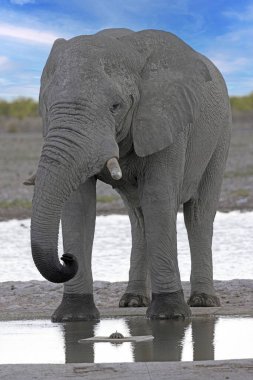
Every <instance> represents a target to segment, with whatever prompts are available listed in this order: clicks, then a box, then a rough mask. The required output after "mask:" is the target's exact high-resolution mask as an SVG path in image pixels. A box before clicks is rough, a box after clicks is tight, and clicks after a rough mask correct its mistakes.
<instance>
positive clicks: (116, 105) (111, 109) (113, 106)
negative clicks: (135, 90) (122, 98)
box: [110, 103, 121, 113]
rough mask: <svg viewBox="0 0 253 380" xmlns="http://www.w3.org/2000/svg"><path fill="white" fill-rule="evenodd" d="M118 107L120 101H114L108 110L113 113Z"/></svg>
mask: <svg viewBox="0 0 253 380" xmlns="http://www.w3.org/2000/svg"><path fill="white" fill-rule="evenodd" d="M120 107H121V104H120V103H114V104H113V105H112V106H111V108H110V111H111V112H112V113H115V112H117V111H118V110H119V109H120Z"/></svg>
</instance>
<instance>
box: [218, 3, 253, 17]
mask: <svg viewBox="0 0 253 380" xmlns="http://www.w3.org/2000/svg"><path fill="white" fill-rule="evenodd" d="M223 15H224V16H226V17H230V18H234V19H236V20H239V21H252V20H253V4H250V5H249V6H248V7H247V8H246V9H245V10H243V11H241V12H236V11H226V12H223Z"/></svg>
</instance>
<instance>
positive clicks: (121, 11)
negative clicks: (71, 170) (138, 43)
mask: <svg viewBox="0 0 253 380" xmlns="http://www.w3.org/2000/svg"><path fill="white" fill-rule="evenodd" d="M114 27H116V28H117V27H122V28H129V29H132V30H134V31H138V30H143V29H160V30H165V31H169V32H171V33H174V34H176V35H177V36H178V37H180V38H181V39H183V40H184V41H185V42H186V43H188V44H189V45H190V46H191V47H193V48H194V49H195V50H197V51H199V52H200V53H202V54H204V55H206V56H207V57H208V58H210V59H211V60H212V61H213V62H214V63H215V64H216V66H217V67H218V68H219V70H220V71H221V73H222V74H223V76H224V78H225V80H226V83H227V87H228V92H229V96H244V95H249V94H250V93H252V92H253V54H252V52H253V0H243V1H241V2H237V1H235V0H231V1H230V2H227V1H225V0H218V1H216V2H213V1H210V0H208V1H205V2H203V0H202V1H201V0H175V1H173V4H171V3H169V2H168V1H166V0H157V1H156V3H153V2H152V1H151V0H139V1H134V0H128V1H127V2H124V1H123V0H118V1H117V0H110V1H109V0H104V1H102V0H84V1H81V0H72V1H71V3H70V2H68V1H67V0H55V1H50V0H2V2H1V5H0V39H1V52H0V98H1V99H3V100H7V101H12V100H14V99H16V98H19V97H29V98H32V99H34V100H35V101H38V94H39V85H40V75H41V72H42V69H43V66H44V64H45V62H46V59H47V57H48V54H49V52H50V49H51V47H52V44H53V42H54V40H55V39H56V38H59V37H62V38H66V39H69V38H72V37H74V36H76V35H80V34H94V33H96V32H97V31H99V30H101V29H107V28H114Z"/></svg>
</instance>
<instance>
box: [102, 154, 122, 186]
mask: <svg viewBox="0 0 253 380" xmlns="http://www.w3.org/2000/svg"><path fill="white" fill-rule="evenodd" d="M106 166H107V169H108V170H109V172H110V174H111V176H112V178H113V179H115V180H116V181H118V180H119V179H121V178H122V171H121V169H120V166H119V162H118V160H117V158H115V157H113V158H111V159H110V160H108V161H107V163H106Z"/></svg>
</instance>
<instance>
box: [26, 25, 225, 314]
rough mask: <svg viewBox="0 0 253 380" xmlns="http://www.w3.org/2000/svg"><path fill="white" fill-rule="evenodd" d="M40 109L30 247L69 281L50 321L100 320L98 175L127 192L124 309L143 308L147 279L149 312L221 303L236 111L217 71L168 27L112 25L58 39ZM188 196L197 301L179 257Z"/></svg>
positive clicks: (41, 265) (50, 271)
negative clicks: (94, 259) (216, 257)
mask: <svg viewBox="0 0 253 380" xmlns="http://www.w3.org/2000/svg"><path fill="white" fill-rule="evenodd" d="M40 111H41V115H42V118H43V122H44V127H43V129H44V138H45V141H44V146H43V148H42V153H41V157H40V161H39V165H38V171H37V176H36V181H35V189H34V197H33V209H32V221H31V245H32V255H33V259H34V262H35V264H36V266H37V268H38V270H39V271H40V273H41V274H42V275H43V276H44V277H45V278H46V279H47V280H49V281H52V282H56V283H60V282H65V285H64V294H63V299H62V302H61V304H60V306H59V307H58V308H57V310H56V311H55V312H54V314H53V316H52V320H53V321H72V320H91V319H97V318H99V312H98V310H97V308H96V306H95V304H94V300H93V288H92V273H91V252H92V244H93V236H94V226H95V214H96V210H95V209H96V180H97V179H100V180H102V181H104V182H106V183H108V184H110V185H111V186H112V187H113V188H115V189H116V190H117V191H118V192H119V193H120V194H121V196H122V198H123V200H124V202H125V204H126V207H127V209H128V212H129V217H130V221H131V227H132V252H131V268H130V276H129V284H128V287H127V290H126V293H125V294H124V295H123V296H122V298H121V300H120V306H145V305H146V304H147V302H148V297H149V286H148V284H149V277H150V284H151V293H152V299H151V303H150V305H149V307H148V309H147V316H148V317H149V318H153V319H169V318H180V317H183V318H185V317H189V316H190V314H191V313H190V307H189V306H218V305H220V303H219V298H218V297H217V296H216V294H215V290H214V287H213V269H212V250H211V245H212V233H213V221H214V217H215V213H216V209H217V205H218V200H219V194H220V189H221V184H222V177H223V172H224V167H225V162H226V158H227V154H228V149H229V141H230V129H231V128H230V126H231V114H230V106H229V98H228V94H227V89H226V85H225V83H224V80H223V78H222V76H221V74H220V72H219V71H218V70H217V68H216V67H215V66H214V65H213V64H212V63H211V62H210V61H209V60H208V59H207V58H205V57H204V56H202V55H201V54H199V53H197V52H196V51H194V50H193V49H192V48H191V47H189V46H188V45H187V44H186V43H184V42H183V41H182V40H181V39H179V38H178V37H176V36H175V35H173V34H171V33H167V32H163V31H157V30H143V31H139V32H133V31H131V30H128V29H108V30H103V31H101V32H99V33H97V34H95V35H85V36H78V37H74V38H72V39H70V40H68V41H66V40H64V39H58V40H56V41H55V43H54V45H53V48H52V50H51V53H50V55H49V58H48V61H47V63H46V66H45V68H44V70H43V74H42V79H41V91H40ZM180 204H183V209H184V217H185V224H186V227H187V231H188V237H189V243H190V250H191V262H192V268H191V296H190V299H189V300H188V304H187V303H186V302H185V300H184V294H183V290H182V286H181V281H180V273H179V269H178V261H177V236H176V235H177V233H176V219H177V212H178V209H179V206H180ZM60 218H62V228H63V239H64V255H63V257H62V261H63V264H61V263H60V261H59V259H58V250H57V243H58V230H59V222H60Z"/></svg>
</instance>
